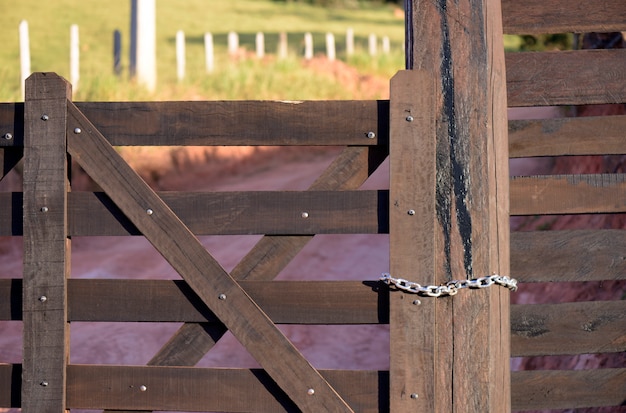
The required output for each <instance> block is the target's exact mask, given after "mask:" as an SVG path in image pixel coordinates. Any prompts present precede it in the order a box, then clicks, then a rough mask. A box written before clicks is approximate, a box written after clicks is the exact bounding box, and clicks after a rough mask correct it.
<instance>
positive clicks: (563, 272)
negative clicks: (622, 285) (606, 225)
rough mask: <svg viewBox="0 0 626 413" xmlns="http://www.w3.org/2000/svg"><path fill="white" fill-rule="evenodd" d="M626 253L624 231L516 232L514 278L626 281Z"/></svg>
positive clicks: (526, 280) (535, 280) (512, 248)
mask: <svg viewBox="0 0 626 413" xmlns="http://www.w3.org/2000/svg"><path fill="white" fill-rule="evenodd" d="M624 251H626V231H624V230H618V229H615V230H574V231H572V230H569V231H532V232H513V233H512V234H511V276H513V277H515V278H516V279H518V280H519V281H520V282H525V283H527V282H568V281H602V280H625V279H626V253H624Z"/></svg>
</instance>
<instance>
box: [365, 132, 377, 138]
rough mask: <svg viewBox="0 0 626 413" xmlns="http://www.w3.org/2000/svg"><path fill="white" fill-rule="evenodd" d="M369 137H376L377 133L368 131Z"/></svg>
mask: <svg viewBox="0 0 626 413" xmlns="http://www.w3.org/2000/svg"><path fill="white" fill-rule="evenodd" d="M367 137H368V139H374V138H375V137H376V134H375V133H374V132H372V131H369V132H367Z"/></svg>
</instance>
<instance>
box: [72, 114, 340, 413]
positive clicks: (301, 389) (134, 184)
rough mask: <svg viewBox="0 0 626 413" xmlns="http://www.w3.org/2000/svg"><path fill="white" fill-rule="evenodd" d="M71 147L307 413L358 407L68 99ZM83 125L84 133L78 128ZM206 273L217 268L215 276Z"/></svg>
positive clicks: (168, 259)
mask: <svg viewBox="0 0 626 413" xmlns="http://www.w3.org/2000/svg"><path fill="white" fill-rule="evenodd" d="M68 114H69V116H68V117H69V122H68V151H69V153H70V154H71V155H72V156H73V157H74V159H75V160H76V161H77V162H78V163H79V164H80V165H81V166H82V167H83V169H84V170H85V171H86V172H87V173H88V174H89V176H91V178H92V179H93V180H94V181H95V182H96V183H98V184H99V185H100V186H101V187H102V189H103V190H104V191H105V192H106V193H107V195H108V196H109V197H110V198H111V199H112V200H113V201H114V202H115V203H116V205H117V206H118V207H119V208H120V209H121V210H122V211H123V212H124V214H125V215H126V216H127V217H128V218H129V219H130V220H131V221H132V222H133V224H135V226H137V228H138V229H139V230H140V231H141V232H142V233H143V234H144V236H145V237H146V239H148V240H149V241H150V243H152V245H153V246H154V247H155V248H156V249H157V250H158V251H159V252H160V253H161V255H163V257H164V258H165V259H166V260H167V261H168V262H169V263H170V265H172V267H173V268H174V269H175V270H176V271H177V272H178V273H179V274H180V275H181V277H182V278H183V279H184V280H185V281H186V282H187V283H188V284H189V286H190V287H191V288H192V289H193V290H194V292H195V293H196V294H197V295H198V296H199V297H200V299H202V301H203V302H204V303H205V304H206V305H207V306H208V308H209V309H211V311H213V313H214V314H215V315H216V316H217V317H218V318H219V319H220V320H221V321H222V323H224V325H225V326H226V327H227V328H228V329H229V330H230V331H231V332H232V333H233V335H234V336H235V337H236V338H237V339H238V340H239V341H240V342H241V344H242V345H243V346H244V347H245V348H246V349H247V350H248V351H249V352H250V354H251V355H252V356H253V357H254V358H255V359H256V360H257V361H258V362H259V364H260V365H261V366H262V367H263V368H264V369H265V371H266V372H267V373H268V374H269V375H270V376H271V377H272V379H273V380H274V381H276V383H277V384H278V385H279V386H280V387H281V388H282V389H283V391H285V393H286V394H287V395H288V396H289V397H290V398H291V399H292V401H293V402H294V403H296V404H297V405H298V407H299V408H300V409H301V410H302V411H304V412H319V411H329V412H330V411H332V412H352V409H351V408H350V407H349V406H348V405H347V404H346V402H345V401H344V400H343V399H342V398H341V397H340V396H339V395H338V394H337V392H336V391H335V390H334V389H333V388H332V387H331V386H330V385H329V384H328V382H327V381H326V380H325V379H324V378H323V377H322V376H321V375H320V374H319V372H317V370H315V368H313V366H311V364H310V363H309V362H308V361H307V360H306V359H305V358H304V357H303V356H302V355H301V354H300V353H299V352H298V350H297V349H296V348H295V347H294V346H293V344H292V343H291V342H290V341H289V340H288V339H287V338H286V337H285V336H284V335H283V334H282V333H281V332H280V330H279V329H278V328H277V327H276V326H275V325H274V324H273V323H272V321H271V320H270V319H269V317H267V315H266V314H265V313H264V312H263V311H262V310H261V309H260V308H259V307H258V306H257V305H256V303H255V302H254V301H253V300H252V299H251V298H250V297H249V296H248V294H246V292H245V291H244V290H243V289H242V288H241V287H240V286H239V284H238V283H237V282H236V281H235V280H234V279H233V278H232V277H231V276H230V275H229V274H228V273H227V272H226V271H225V270H224V269H223V268H222V267H221V266H220V265H219V263H218V262H217V261H216V260H215V259H214V258H213V257H212V256H211V255H210V254H209V253H208V252H207V251H206V249H205V248H204V247H203V246H202V244H201V243H200V242H199V241H198V239H197V238H196V237H195V236H194V235H193V233H191V231H190V230H189V229H188V228H187V227H186V226H185V224H184V223H182V222H181V221H180V220H179V219H178V217H176V215H175V214H174V213H173V212H172V211H171V209H170V208H169V207H168V206H167V205H166V204H165V203H164V202H163V200H161V198H160V197H159V196H158V195H157V194H156V193H155V192H154V191H153V190H152V189H151V188H150V187H149V186H148V185H147V184H146V183H145V182H144V181H143V180H142V179H141V178H140V177H139V176H138V175H137V173H136V172H135V171H134V170H133V169H132V168H130V166H128V164H126V162H124V160H123V159H122V158H121V157H120V156H119V155H118V154H117V152H115V150H114V149H113V148H112V147H111V146H110V145H109V143H108V142H107V140H106V139H105V138H104V136H102V134H101V133H100V132H99V131H98V130H97V129H96V128H95V126H93V124H91V122H90V121H89V120H88V119H87V118H86V117H85V116H84V115H83V114H82V113H81V112H80V111H79V110H78V108H76V106H75V105H74V104H73V103H71V102H68ZM76 128H79V129H80V133H77V132H79V129H76ZM206 272H211V273H213V272H214V273H218V274H220V276H218V277H212V278H211V279H209V278H207V277H206V276H205V273H206Z"/></svg>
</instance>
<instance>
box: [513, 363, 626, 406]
mask: <svg viewBox="0 0 626 413" xmlns="http://www.w3.org/2000/svg"><path fill="white" fill-rule="evenodd" d="M511 386H512V389H511V404H512V410H513V411H516V410H539V409H568V408H582V407H600V406H623V405H624V401H625V399H626V369H596V370H567V371H563V370H535V371H514V372H512V373H511Z"/></svg>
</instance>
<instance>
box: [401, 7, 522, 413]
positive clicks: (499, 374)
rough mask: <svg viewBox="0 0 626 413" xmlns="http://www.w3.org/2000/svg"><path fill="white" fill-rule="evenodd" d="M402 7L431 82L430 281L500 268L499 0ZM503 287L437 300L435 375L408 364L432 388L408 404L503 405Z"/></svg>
mask: <svg viewBox="0 0 626 413" xmlns="http://www.w3.org/2000/svg"><path fill="white" fill-rule="evenodd" d="M409 13H410V19H409V21H410V22H412V23H411V25H412V28H410V29H409V34H410V36H409V40H410V39H413V40H414V41H412V42H409V43H410V45H411V46H410V50H409V51H408V52H407V56H410V59H408V63H409V65H408V67H409V68H412V69H415V70H427V71H428V72H430V76H431V77H432V78H433V79H435V83H436V86H437V89H436V90H435V93H434V95H435V102H434V103H435V104H434V108H435V124H436V143H435V145H436V149H435V153H436V168H437V172H436V183H435V185H434V187H433V188H431V190H432V191H434V192H435V196H436V202H435V205H436V215H435V216H433V217H432V219H433V220H435V234H436V235H435V242H436V244H435V248H434V251H435V254H436V256H435V265H434V272H435V280H436V281H437V282H436V283H437V284H439V283H442V282H446V281H449V280H451V279H466V278H474V277H481V276H485V275H489V274H493V273H500V274H508V273H509V215H508V209H509V204H508V196H509V190H508V140H507V113H506V107H507V94H506V81H507V78H508V73H506V70H505V58H504V46H503V43H502V41H503V39H502V33H503V31H502V14H501V8H500V2H499V1H491V0H455V1H451V0H438V1H434V2H433V1H429V0H413V1H412V7H411V8H410V10H409ZM409 52H410V53H409ZM507 69H508V65H507ZM413 92H414V93H415V94H420V93H423V92H421V91H419V90H418V89H417V88H414V89H413ZM509 103H511V102H509ZM391 104H392V105H393V102H391ZM390 139H391V141H392V143H391V144H393V136H392V137H391V138H390ZM392 161H393V159H392ZM416 249H417V248H416ZM403 276H404V278H410V279H413V278H414V277H415V274H405V275H403ZM417 281H418V282H421V281H422V280H417ZM509 294H510V293H509V291H507V290H505V289H503V288H491V289H486V290H483V291H470V294H458V295H457V296H455V297H453V298H450V299H443V300H436V301H435V304H434V305H435V307H436V310H435V313H436V323H435V324H434V325H427V326H422V325H420V328H426V329H429V330H430V331H429V333H426V332H425V333H424V335H426V334H431V335H432V336H433V338H432V339H431V340H432V342H433V343H436V344H435V345H434V346H432V347H431V348H430V349H429V351H430V352H431V354H432V356H431V357H433V358H434V360H435V369H434V375H431V372H430V370H429V369H430V365H429V366H427V368H428V370H426V372H425V373H423V372H422V369H421V368H420V366H411V367H413V368H415V369H417V370H418V372H419V373H417V374H423V380H433V381H434V388H435V390H434V394H431V395H426V397H425V400H424V399H422V397H421V396H420V398H419V399H418V400H417V404H416V405H418V406H422V404H423V405H424V406H425V408H423V409H422V408H421V407H416V408H415V409H413V410H411V411H415V410H416V409H417V410H423V411H441V412H454V411H456V412H461V411H463V412H466V411H472V412H474V411H475V412H487V411H490V412H507V411H509V410H510V394H509V383H510V375H509V361H508V360H509V351H510V344H509V334H508V332H509V331H510V327H509V313H508V311H509ZM422 301H424V300H422ZM418 311H419V310H418ZM452 320H454V321H452ZM425 351H426V350H425ZM391 380H392V382H393V380H394V378H393V373H392V375H391ZM407 393H409V394H410V390H408V389H407ZM393 397H394V396H393V395H392V398H393ZM430 398H432V399H433V401H432V402H429V401H428V399H430ZM428 403H434V404H436V406H435V408H434V409H429V408H428V407H429V404H428ZM392 410H393V409H392ZM399 411H400V410H399ZM403 411H404V410H403ZM405 411H409V410H405Z"/></svg>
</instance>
